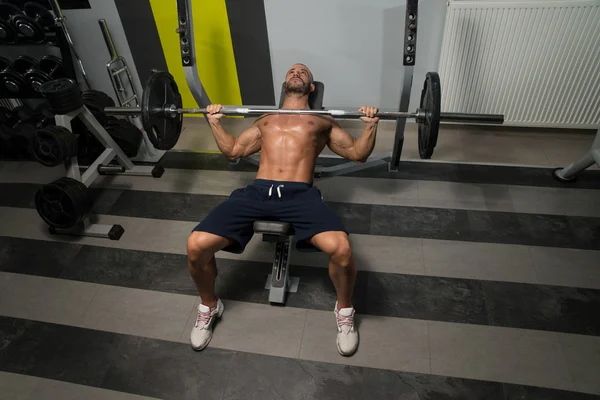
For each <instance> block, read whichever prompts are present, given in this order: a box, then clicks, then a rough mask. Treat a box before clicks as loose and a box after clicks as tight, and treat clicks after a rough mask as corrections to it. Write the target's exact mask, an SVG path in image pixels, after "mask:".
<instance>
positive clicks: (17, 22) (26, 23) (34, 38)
mask: <svg viewBox="0 0 600 400" xmlns="http://www.w3.org/2000/svg"><path fill="white" fill-rule="evenodd" d="M10 23H11V25H12V26H13V27H14V28H15V29H16V30H17V31H18V32H20V33H21V34H22V35H23V36H24V39H25V41H26V42H28V43H44V42H45V41H46V31H45V30H44V27H43V26H42V25H41V24H40V23H39V22H37V21H36V20H35V19H33V18H31V17H28V16H27V15H23V14H22V15H15V16H13V17H12V18H11V19H10Z"/></svg>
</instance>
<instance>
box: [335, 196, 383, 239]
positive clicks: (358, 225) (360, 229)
mask: <svg viewBox="0 0 600 400" xmlns="http://www.w3.org/2000/svg"><path fill="white" fill-rule="evenodd" d="M326 203H327V205H328V206H329V207H330V208H331V209H332V210H333V212H334V213H335V214H336V215H337V216H338V218H339V219H340V220H341V221H342V224H344V228H345V229H346V231H348V232H350V233H356V234H363V235H368V234H369V233H370V230H371V207H373V206H371V205H370V204H348V203H336V202H326Z"/></svg>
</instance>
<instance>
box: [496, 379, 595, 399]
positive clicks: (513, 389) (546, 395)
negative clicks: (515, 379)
mask: <svg viewBox="0 0 600 400" xmlns="http://www.w3.org/2000/svg"><path fill="white" fill-rule="evenodd" d="M504 393H505V396H506V397H505V399H506V400H597V399H600V396H596V395H592V394H586V393H577V392H569V391H566V390H556V389H547V388H540V387H534V386H522V385H510V384H507V383H505V384H504Z"/></svg>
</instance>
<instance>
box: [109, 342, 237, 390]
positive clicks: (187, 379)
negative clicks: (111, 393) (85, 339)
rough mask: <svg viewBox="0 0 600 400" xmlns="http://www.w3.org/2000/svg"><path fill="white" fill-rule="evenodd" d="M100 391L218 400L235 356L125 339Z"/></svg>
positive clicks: (177, 344)
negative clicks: (102, 389)
mask: <svg viewBox="0 0 600 400" xmlns="http://www.w3.org/2000/svg"><path fill="white" fill-rule="evenodd" d="M115 350H116V351H118V352H119V354H120V357H119V358H118V360H116V361H115V363H114V364H113V365H112V366H111V368H110V370H109V371H108V374H107V375H106V379H105V380H104V383H103V385H102V386H103V387H104V388H106V389H111V390H116V391H120V392H127V393H137V394H139V395H142V396H149V397H156V398H159V399H178V400H186V399H190V400H197V399H215V400H216V399H219V400H220V399H222V398H223V394H224V393H225V389H226V388H227V382H228V381H229V377H230V375H231V371H232V369H233V368H234V367H235V363H234V360H235V354H236V353H235V352H232V351H229V350H219V349H210V348H208V349H204V350H203V351H202V352H200V353H198V352H195V351H193V350H192V349H190V347H189V346H183V345H182V344H181V343H173V342H165V341H160V340H154V339H142V338H136V337H125V338H124V339H123V341H122V342H121V343H120V346H118V347H117V348H116V349H115Z"/></svg>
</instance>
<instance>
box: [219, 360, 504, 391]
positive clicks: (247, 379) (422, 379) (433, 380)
mask: <svg viewBox="0 0 600 400" xmlns="http://www.w3.org/2000/svg"><path fill="white" fill-rule="evenodd" d="M502 395H503V393H502V385H501V384H498V383H492V382H481V381H471V380H464V379H455V378H446V377H437V376H427V375H414V374H404V373H397V372H394V371H386V370H378V369H371V368H363V367H354V366H346V365H337V364H326V363H318V362H311V361H301V360H294V359H289V358H275V357H269V356H263V355H258V354H248V353H238V354H237V355H236V358H235V360H234V363H233V370H232V372H231V380H230V382H229V385H228V387H227V391H226V392H225V395H224V397H223V399H226V400H237V399H240V400H241V399H261V400H269V399H319V400H328V399H331V400H337V399H357V400H358V399H360V400H364V399H377V400H380V399H492V400H495V399H497V400H500V399H502Z"/></svg>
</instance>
